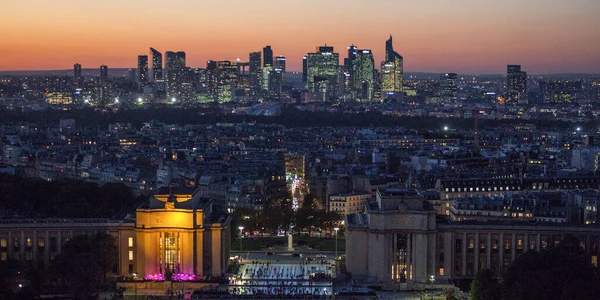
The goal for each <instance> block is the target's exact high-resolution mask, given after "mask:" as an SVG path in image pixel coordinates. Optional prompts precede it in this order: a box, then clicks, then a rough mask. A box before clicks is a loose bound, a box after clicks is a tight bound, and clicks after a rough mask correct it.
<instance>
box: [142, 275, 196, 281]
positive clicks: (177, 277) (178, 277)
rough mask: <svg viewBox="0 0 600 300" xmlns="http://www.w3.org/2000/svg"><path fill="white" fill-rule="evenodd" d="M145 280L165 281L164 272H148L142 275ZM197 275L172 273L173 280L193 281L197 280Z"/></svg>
mask: <svg viewBox="0 0 600 300" xmlns="http://www.w3.org/2000/svg"><path fill="white" fill-rule="evenodd" d="M144 279H145V280H148V281H165V280H166V279H165V275H164V274H148V275H146V277H144ZM197 279H198V278H197V276H196V275H194V274H183V273H175V274H173V278H172V280H173V281H195V280H197Z"/></svg>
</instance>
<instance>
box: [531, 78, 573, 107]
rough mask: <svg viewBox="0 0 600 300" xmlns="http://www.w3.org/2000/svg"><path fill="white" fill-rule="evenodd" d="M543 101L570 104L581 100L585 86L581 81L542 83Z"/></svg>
mask: <svg viewBox="0 0 600 300" xmlns="http://www.w3.org/2000/svg"><path fill="white" fill-rule="evenodd" d="M539 84H540V94H541V97H542V100H543V101H544V102H548V103H569V102H575V101H577V100H578V99H579V96H580V95H581V93H582V90H583V85H582V83H581V81H580V80H560V81H555V80H553V81H540V83H539Z"/></svg>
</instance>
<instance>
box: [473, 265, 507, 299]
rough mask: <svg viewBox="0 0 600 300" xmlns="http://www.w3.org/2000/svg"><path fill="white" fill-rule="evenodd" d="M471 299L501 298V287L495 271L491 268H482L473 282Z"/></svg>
mask: <svg viewBox="0 0 600 300" xmlns="http://www.w3.org/2000/svg"><path fill="white" fill-rule="evenodd" d="M470 294H471V300H494V299H500V289H499V286H498V281H497V280H496V278H495V277H494V273H492V271H490V270H489V269H481V270H480V271H479V272H478V273H477V276H475V279H474V280H473V281H472V282H471V289H470Z"/></svg>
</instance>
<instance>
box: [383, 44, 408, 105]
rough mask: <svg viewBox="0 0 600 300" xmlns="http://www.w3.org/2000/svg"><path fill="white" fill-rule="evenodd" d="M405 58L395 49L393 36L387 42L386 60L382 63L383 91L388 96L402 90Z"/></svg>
mask: <svg viewBox="0 0 600 300" xmlns="http://www.w3.org/2000/svg"><path fill="white" fill-rule="evenodd" d="M403 64H404V59H403V58H402V56H401V55H400V54H398V53H397V52H396V51H394V46H393V43H392V36H391V35H390V39H389V40H387V41H386V42H385V60H384V61H383V62H382V63H381V92H382V93H384V94H386V95H387V96H390V95H393V94H394V93H399V92H402V77H403V75H404V69H403V68H404V67H403Z"/></svg>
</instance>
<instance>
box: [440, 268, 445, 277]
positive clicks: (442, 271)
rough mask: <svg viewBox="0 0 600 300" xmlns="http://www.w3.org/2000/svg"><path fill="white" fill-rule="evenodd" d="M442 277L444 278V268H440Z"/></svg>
mask: <svg viewBox="0 0 600 300" xmlns="http://www.w3.org/2000/svg"><path fill="white" fill-rule="evenodd" d="M440 276H444V268H440Z"/></svg>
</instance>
